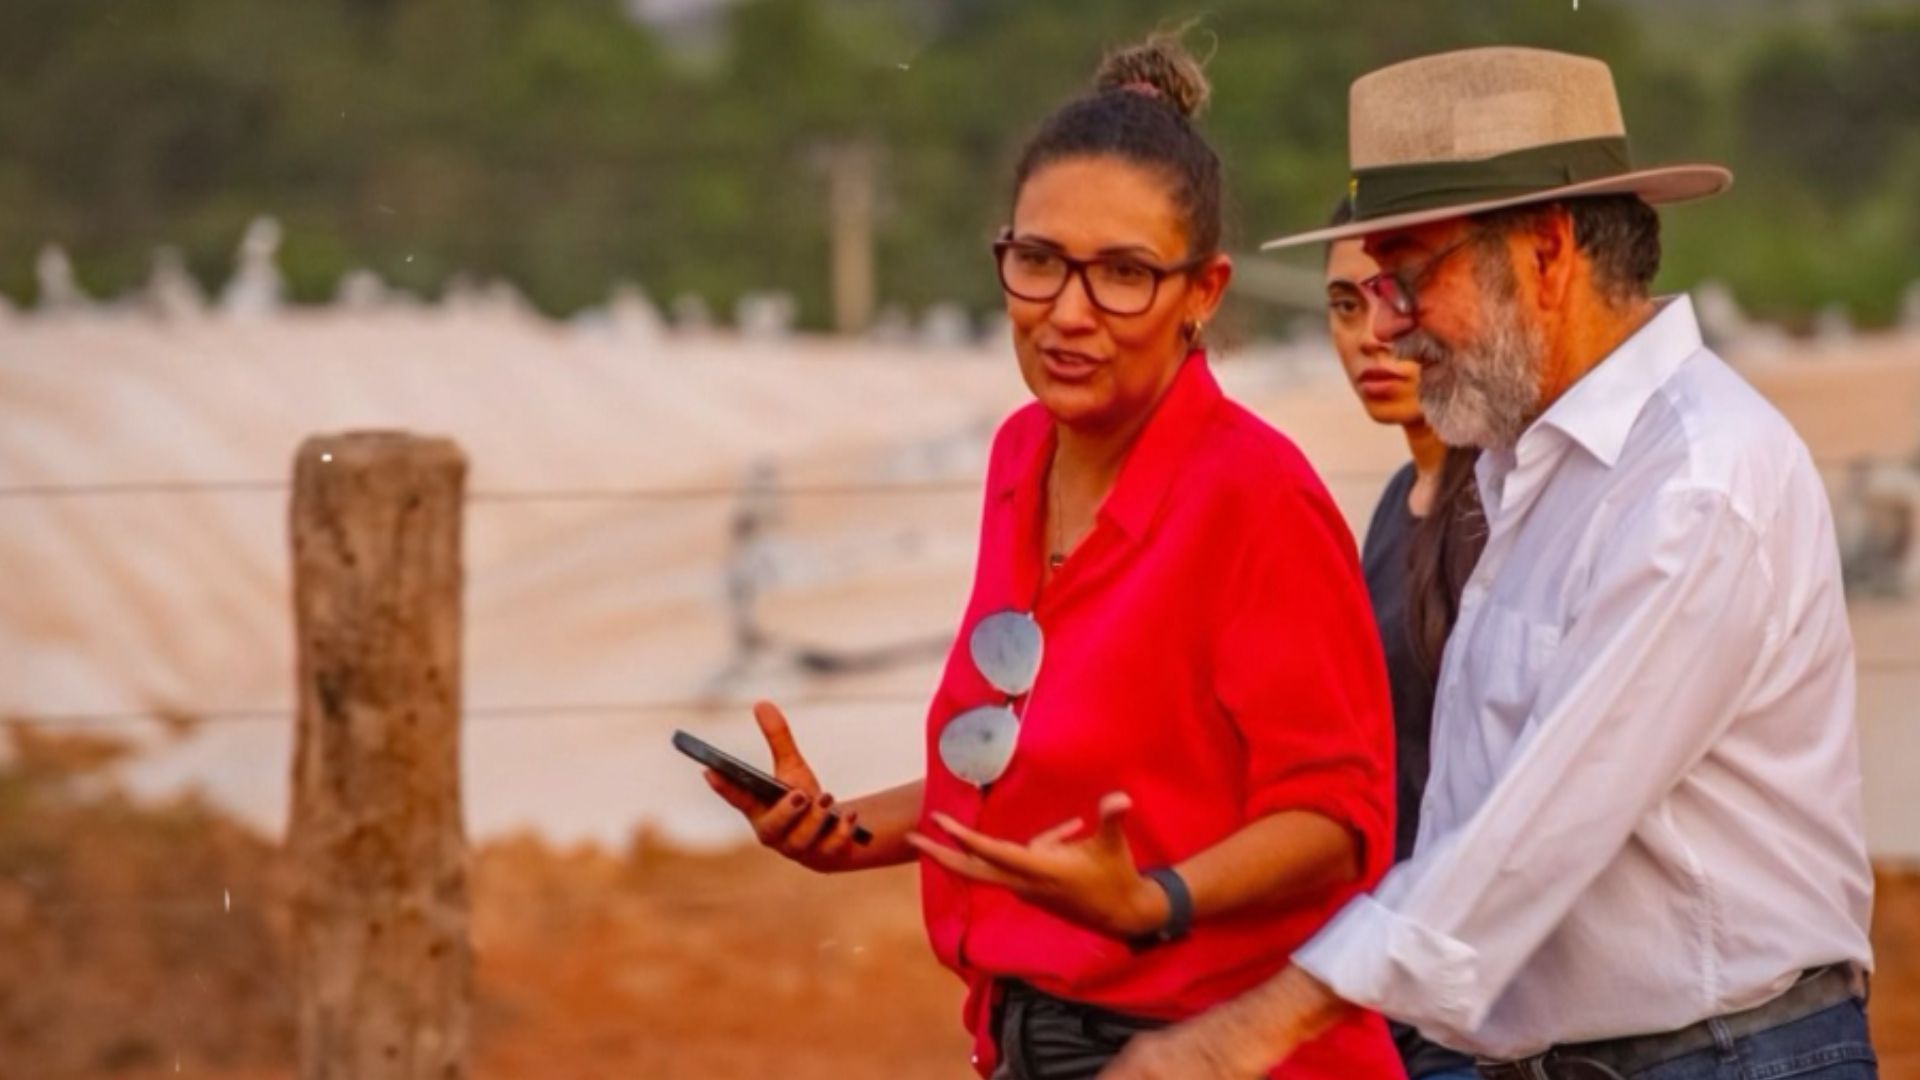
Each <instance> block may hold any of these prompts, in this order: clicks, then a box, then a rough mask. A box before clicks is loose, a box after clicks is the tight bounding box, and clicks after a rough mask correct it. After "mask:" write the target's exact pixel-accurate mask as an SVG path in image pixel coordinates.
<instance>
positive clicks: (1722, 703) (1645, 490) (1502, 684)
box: [1294, 297, 1873, 1058]
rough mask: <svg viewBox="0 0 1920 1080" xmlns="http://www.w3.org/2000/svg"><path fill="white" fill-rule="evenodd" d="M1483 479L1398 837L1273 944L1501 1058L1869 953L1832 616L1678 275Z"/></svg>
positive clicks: (1788, 455)
mask: <svg viewBox="0 0 1920 1080" xmlns="http://www.w3.org/2000/svg"><path fill="white" fill-rule="evenodd" d="M1479 480H1480V488H1481V492H1482V496H1483V500H1484V502H1485V506H1486V514H1487V522H1488V538H1487V547H1486V552H1485V554H1483V555H1482V556H1481V559H1480V563H1479V565H1478V566H1477V567H1476V568H1475V570H1474V572H1473V575H1472V577H1471V578H1470V579H1469V582H1468V585H1467V588H1466V593H1465V596H1464V597H1463V599H1462V603H1461V609H1460V618H1459V621H1458V623H1457V624H1456V625H1455V627H1454V631H1453V636H1452V637H1451V639H1450V640H1449V643H1448V645H1447V649H1446V655H1445V660H1444V662H1443V664H1442V668H1441V680H1440V688H1439V694H1438V699H1437V701H1436V704H1435V708H1434V721H1433V771H1432V776H1431V778H1430V779H1429V781H1428V787H1427V793H1426V800H1425V802H1424V803H1423V805H1422V808H1421V821H1420V832H1419V840H1418V843H1417V844H1416V847H1415V849H1414V855H1413V857H1412V858H1411V859H1410V860H1408V861H1407V862H1406V863H1404V864H1402V865H1401V866H1399V867H1397V868H1395V870H1394V871H1393V872H1392V873H1390V874H1389V875H1388V877H1387V879H1386V880H1385V881H1384V882H1383V883H1382V884H1381V886H1380V888H1379V890H1378V891H1377V893H1376V894H1375V895H1374V896H1372V897H1361V898H1358V899H1356V900H1354V901H1353V902H1352V903H1351V904H1349V905H1348V906H1347V907H1346V908H1344V909H1343V910H1342V911H1341V912H1340V913H1339V915H1337V916H1336V917H1335V918H1334V920H1333V921H1332V922H1331V923H1329V924H1328V926H1327V927H1326V928H1325V929H1324V930H1323V931H1322V932H1321V933H1320V935H1319V936H1317V937H1316V938H1314V939H1313V940H1312V941H1310V942H1309V943H1308V944H1307V945H1306V946H1304V947H1303V948H1302V949H1301V950H1300V951H1299V952H1298V953H1297V954H1296V955H1295V956H1294V961H1295V963H1297V964H1298V965H1299V966H1300V967H1301V968H1303V969H1305V970H1306V971H1307V972H1309V973H1310V974H1312V975H1314V976H1315V977H1317V978H1319V979H1320V980H1321V981H1322V982H1325V983H1326V984H1328V985H1329V986H1330V987H1332V989H1333V990H1334V991H1335V992H1336V993H1338V994H1339V995H1340V996H1341V997H1343V998H1345V999H1346V1000H1348V1001H1351V1002H1353V1003H1355V1004H1358V1005H1363V1006H1367V1007H1369V1008H1373V1009H1377V1010H1379V1011H1381V1012H1383V1013H1385V1014H1386V1015H1388V1016H1391V1017H1395V1018H1398V1019H1400V1020H1403V1021H1406V1022H1408V1023H1411V1024H1413V1025H1415V1026H1416V1027H1418V1028H1420V1029H1421V1030H1422V1031H1423V1032H1425V1033H1426V1034H1427V1035H1428V1036H1429V1037H1432V1038H1435V1039H1438V1040H1440V1041H1441V1042H1444V1043H1446V1044H1448V1045H1450V1046H1454V1047H1457V1048H1459V1049H1461V1050H1466V1051H1469V1052H1472V1053H1477V1054H1480V1055H1483V1056H1487V1057H1494V1058H1517V1057H1523V1056H1526V1055H1530V1054H1534V1053H1538V1052H1540V1051H1542V1050H1545V1049H1546V1048H1547V1047H1548V1046H1550V1045H1553V1044H1556V1043H1568V1042H1582V1041H1586V1040H1590V1039H1604V1038H1614V1037H1618V1036H1625V1035H1639V1034H1651V1033H1655V1032H1662V1031H1670V1030H1672V1029H1675V1028H1679V1027H1685V1026H1686V1025H1689V1024H1692V1023H1695V1022H1697V1021H1699V1020H1703V1019H1706V1018H1708V1017H1711V1016H1716V1015H1721V1014H1724V1013H1728V1012H1732V1011H1737V1010H1740V1009H1743V1008H1748V1007H1751V1006H1754V1005H1757V1004H1760V1003H1761V1002H1764V1001H1766V1000H1767V999H1769V998H1771V997H1773V996H1775V995H1776V994H1778V993H1780V992H1781V991H1782V990H1784V989H1785V988H1786V987H1787V986H1789V985H1790V984H1791V983H1792V982H1793V980H1794V979H1795V978H1796V977H1797V976H1798V975H1799V974H1800V973H1801V972H1802V971H1803V970H1804V969H1807V968H1812V967H1818V966H1821V965H1825V964H1832V963H1837V962H1841V961H1851V962H1853V963H1856V964H1858V965H1860V966H1862V967H1863V968H1864V967H1866V966H1868V965H1869V964H1870V963H1871V952H1870V949H1869V946H1868V943H1867V922H1868V913H1869V909H1870V907H1871V905H1872V893H1873V878H1872V873H1871V870H1870V869H1869V866H1868V862H1867V854H1866V842H1865V838H1864V834H1863V830H1862V826H1861V809H1860V766H1859V748H1858V743H1857V740H1856V736H1855V731H1854V667H1853V641H1852V637H1851V634H1850V632H1849V630H1848V626H1847V611H1846V604H1845V600H1844V597H1843V596H1842V594H1841V587H1840V561H1839V556H1838V554H1837V551H1836V548H1835V544H1834V535H1833V525H1832V521H1831V517H1830V514H1829V510H1828V504H1827V497H1826V493H1825V491H1824V489H1823V488H1822V486H1821V482H1820V478H1819V475H1818V474H1817V473H1816V472H1815V469H1814V464H1813V461H1812V459H1811V457H1810V456H1809V455H1808V453H1807V449H1806V446H1805V445H1804V444H1803V443H1802V442H1801V441H1800V438H1799V436H1798V435H1796V434H1795V433H1794V431H1793V429H1792V427H1790V426H1789V425H1788V424H1787V422H1786V420H1785V419H1784V418H1782V417H1781V416H1780V414H1779V413H1778V412H1776V411H1775V410H1774V409H1773V407H1772V406H1771V405H1769V404H1768V403H1767V401H1766V400H1765V399H1764V398H1762V397H1761V396H1760V394H1759V393H1757V392H1756V391H1755V390H1754V389H1753V388H1752V387H1750V386H1748V385H1747V383H1746V382H1744V381H1743V380H1742V379H1741V378H1740V377H1739V376H1738V375H1737V374H1735V373H1734V372H1733V370H1732V369H1730V368H1729V367H1727V365H1726V364H1725V363H1724V362H1722V361H1721V360H1720V358H1719V357H1717V356H1715V355H1714V354H1713V353H1712V352H1711V351H1709V350H1708V349H1707V348H1706V347H1705V346H1704V345H1703V344H1702V343H1701V339H1700V328H1699V324H1698V323H1697V322H1696V321H1695V319H1694V314H1693V305H1692V303H1691V302H1690V301H1688V300H1687V299H1686V298H1684V297H1682V298H1679V299H1675V300H1668V301H1663V302H1662V304H1661V306H1660V308H1659V309H1658V313H1657V314H1656V315H1655V316H1654V317H1653V318H1652V319H1651V320H1650V321H1649V322H1648V323H1647V324H1646V325H1645V326H1644V327H1642V328H1641V329H1640V330H1639V331H1638V332H1636V333H1635V334H1634V335H1633V336H1632V337H1631V338H1629V339H1628V340H1627V341H1626V342H1624V343H1623V344H1621V346H1620V347H1619V348H1618V349H1616V350H1614V352H1613V353H1612V355H1610V356H1608V357H1607V358H1606V360H1604V361H1603V362H1602V363H1601V364H1600V365H1599V366H1598V367H1596V368H1594V369H1593V370H1592V371H1591V372H1589V373H1588V374H1587V375H1586V376H1585V377H1584V378H1583V379H1581V380H1580V381H1579V382H1578V383H1576V384H1575V385H1574V386H1573V387H1572V388H1571V389H1569V390H1568V391H1567V392H1566V393H1565V394H1564V395H1562V396H1561V397H1560V399H1559V400H1557V401H1555V402H1554V403H1553V405H1552V406H1550V407H1549V408H1548V409H1547V411H1546V413H1545V414H1544V415H1542V416H1541V417H1540V418H1539V420H1537V421H1536V422H1535V423H1534V424H1533V425H1532V426H1531V427H1529V428H1528V429H1527V431H1526V433H1525V434H1524V435H1523V436H1522V437H1521V438H1520V440H1519V442H1518V444H1517V445H1516V446H1515V447H1514V448H1513V449H1512V450H1511V451H1490V452H1488V453H1485V454H1483V455H1482V456H1481V461H1480V474H1479Z"/></svg>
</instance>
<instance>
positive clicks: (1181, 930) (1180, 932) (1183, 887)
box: [1127, 866, 1193, 952]
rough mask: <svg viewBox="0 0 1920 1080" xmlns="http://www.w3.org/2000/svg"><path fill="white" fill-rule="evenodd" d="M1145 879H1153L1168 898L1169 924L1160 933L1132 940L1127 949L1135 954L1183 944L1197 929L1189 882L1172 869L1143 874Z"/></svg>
mask: <svg viewBox="0 0 1920 1080" xmlns="http://www.w3.org/2000/svg"><path fill="white" fill-rule="evenodd" d="M1142 876H1143V877H1148V878H1152V879H1153V883H1154V884H1155V885H1158V886H1160V888H1161V890H1162V891H1164V892H1165V893H1166V894H1167V921H1166V922H1164V923H1162V924H1160V928H1159V929H1157V930H1151V931H1148V932H1147V933H1144V934H1141V935H1139V936H1137V937H1132V938H1128V939H1127V946H1128V947H1129V948H1131V949H1132V950H1133V951H1134V952H1145V951H1146V950H1148V949H1151V948H1154V947H1155V946H1158V945H1166V944H1169V943H1172V942H1175V941H1179V940H1180V939H1181V938H1183V937H1186V936H1187V934H1188V932H1189V931H1191V930H1192V929H1193V893H1191V892H1189V891H1187V883H1186V881H1184V880H1183V879H1182V878H1181V877H1180V875H1179V874H1177V873H1175V872H1174V870H1173V868H1172V867H1170V866H1161V867H1156V868H1154V869H1152V870H1146V871H1142Z"/></svg>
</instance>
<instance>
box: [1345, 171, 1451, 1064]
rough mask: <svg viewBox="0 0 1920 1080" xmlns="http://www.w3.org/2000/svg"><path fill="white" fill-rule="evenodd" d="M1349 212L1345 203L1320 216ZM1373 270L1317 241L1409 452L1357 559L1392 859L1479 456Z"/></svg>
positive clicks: (1413, 1057)
mask: <svg viewBox="0 0 1920 1080" xmlns="http://www.w3.org/2000/svg"><path fill="white" fill-rule="evenodd" d="M1350 217H1351V210H1350V209H1349V206H1348V203H1347V202H1346V200H1344V199H1343V200H1341V202H1340V205H1339V207H1338V208H1337V209H1335V211H1334V214H1333V219H1332V221H1331V222H1330V224H1334V225H1342V224H1345V223H1346V222H1347V220H1349V218H1350ZM1379 272H1380V267H1379V265H1378V264H1376V263H1375V262H1374V261H1373V260H1372V259H1371V258H1369V257H1368V256H1367V253H1366V252H1365V251H1364V250H1363V249H1362V243H1361V241H1359V240H1339V241H1335V242H1334V243H1332V244H1329V245H1327V266H1326V282H1327V328H1328V330H1329V332H1330V333H1331V334H1332V335H1333V347H1334V352H1335V353H1337V354H1338V355H1339V358H1340V366H1341V367H1342V369H1344V370H1345V372H1346V376H1347V380H1348V381H1349V382H1351V383H1352V384H1353V389H1354V392H1355V393H1356V394H1358V395H1359V396H1360V404H1361V407H1362V408H1364V409H1365V410H1366V412H1367V416H1368V418H1369V419H1371V420H1373V422H1374V423H1377V424H1393V425H1396V426H1398V427H1399V428H1400V430H1401V431H1402V432H1403V433H1405V435H1406V437H1407V449H1408V450H1409V451H1410V452H1411V454H1412V460H1411V461H1409V462H1407V464H1405V465H1403V466H1401V467H1400V469H1399V471H1397V472H1395V473H1394V474H1393V478H1392V479H1390V480H1388V481H1387V489H1386V491H1385V492H1383V493H1382V494H1381V496H1380V502H1379V504H1378V505H1377V506H1375V507H1374V510H1373V521H1372V523H1371V524H1370V525H1369V526H1368V527H1367V540H1366V545H1365V547H1364V548H1363V549H1362V551H1361V555H1360V565H1361V567H1362V570H1363V571H1364V573H1365V574H1366V579H1367V593H1368V595H1369V596H1370V597H1371V598H1372V600H1373V614H1374V621H1375V623H1376V624H1377V625H1378V627H1379V631H1380V644H1381V647H1382V649H1383V650H1384V651H1385V653H1386V658H1387V681H1388V684H1389V687H1390V689H1391V691H1392V695H1393V730H1394V776H1395V781H1396V796H1397V798H1396V802H1397V804H1398V805H1397V808H1396V809H1397V816H1396V821H1397V822H1398V825H1397V827H1396V829H1395V831H1394V845H1393V856H1394V861H1396V862H1398V861H1400V860H1401V859H1405V858H1406V857H1407V856H1409V855H1411V854H1412V853H1413V842H1414V837H1415V836H1417V835H1418V833H1419V829H1420V800H1421V798H1422V797H1423V796H1424V795H1425V794H1426V787H1427V772H1428V766H1429V764H1430V763H1431V755H1430V753H1429V748H1430V746H1431V734H1432V729H1433V699H1434V690H1435V686H1436V683H1437V680H1438V678H1439V672H1440V654H1441V651H1442V650H1443V649H1444V648H1445V646H1446V641H1447V634H1448V633H1449V632H1451V631H1452V629H1453V622H1454V616H1455V614H1456V613H1457V612H1458V610H1459V605H1460V593H1461V590H1463V589H1465V588H1466V583H1467V577H1468V575H1469V574H1471V573H1472V572H1473V564H1474V562H1475V561H1476V560H1477V559H1479V557H1480V548H1481V547H1482V546H1483V545H1484V544H1485V542H1486V522H1485V519H1484V518H1483V517H1482V515H1481V513H1480V496H1479V489H1478V488H1476V487H1475V486H1474V485H1475V482H1474V475H1473V466H1474V462H1475V461H1476V460H1478V458H1479V452H1478V451H1476V450H1472V449H1453V448H1449V447H1448V446H1447V445H1446V444H1445V443H1442V442H1441V441H1440V436H1438V435H1436V434H1435V433H1434V431H1433V429H1432V428H1431V427H1429V426H1427V419H1426V415H1425V413H1424V412H1423V411H1422V410H1421V408H1420V395H1419V390H1420V365H1419V364H1418V363H1417V362H1415V361H1413V360H1407V359H1403V358H1401V357H1398V356H1395V355H1394V353H1393V348H1392V346H1390V345H1388V344H1387V343H1386V342H1383V341H1381V340H1380V339H1379V338H1378V337H1376V336H1375V335H1374V332H1373V325H1374V322H1373V309H1372V305H1373V304H1374V303H1377V302H1378V301H1376V300H1375V299H1374V298H1373V296H1372V294H1371V293H1370V292H1368V291H1367V289H1366V288H1365V282H1366V281H1367V280H1368V279H1369V278H1371V277H1373V276H1374V275H1375V274H1378V273H1379ZM1391 1028H1392V1031H1393V1038H1394V1043H1395V1044H1396V1045H1397V1046H1398V1047H1399V1049H1400V1057H1401V1061H1402V1062H1403V1063H1404V1064H1405V1065H1406V1068H1407V1075H1408V1076H1410V1077H1412V1078H1413V1080H1471V1078H1472V1077H1474V1076H1475V1075H1476V1073H1475V1072H1474V1065H1473V1059H1472V1058H1470V1057H1468V1056H1466V1055H1465V1054H1461V1053H1458V1052H1457V1051H1453V1050H1449V1049H1447V1048H1446V1047H1444V1046H1441V1045H1439V1044H1438V1043H1434V1042H1432V1041H1429V1040H1428V1039H1425V1038H1423V1037H1422V1036H1421V1035H1420V1033H1419V1032H1417V1031H1415V1030H1414V1029H1412V1028H1410V1027H1407V1026H1405V1025H1403V1024H1398V1023H1396V1024H1392V1025H1391Z"/></svg>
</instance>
